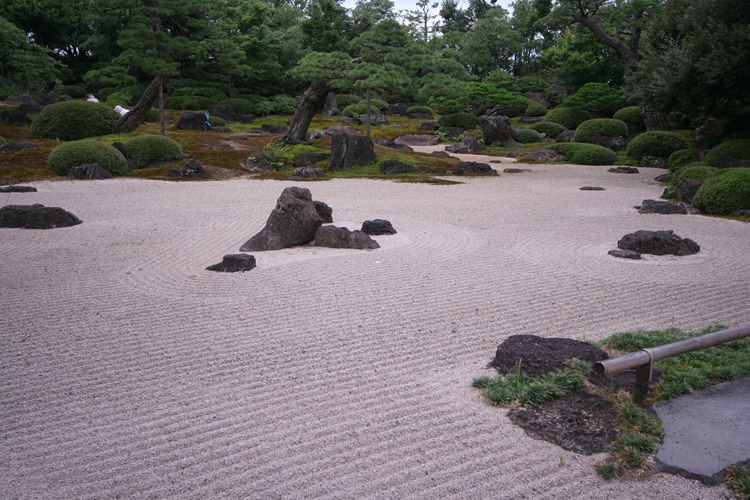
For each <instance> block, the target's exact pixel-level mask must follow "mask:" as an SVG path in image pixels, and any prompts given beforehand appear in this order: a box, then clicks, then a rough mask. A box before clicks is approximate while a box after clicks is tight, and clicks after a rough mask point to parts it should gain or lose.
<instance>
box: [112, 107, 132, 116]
mask: <svg viewBox="0 0 750 500" xmlns="http://www.w3.org/2000/svg"><path fill="white" fill-rule="evenodd" d="M115 111H117V112H118V113H120V116H125V115H127V114H128V113H130V110H129V109H125V108H123V107H122V106H120V105H119V104H118V105H117V106H115Z"/></svg>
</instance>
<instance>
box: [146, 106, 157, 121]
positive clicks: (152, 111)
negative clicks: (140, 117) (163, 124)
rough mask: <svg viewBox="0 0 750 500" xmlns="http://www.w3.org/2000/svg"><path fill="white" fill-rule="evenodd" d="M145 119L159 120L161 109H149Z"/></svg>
mask: <svg viewBox="0 0 750 500" xmlns="http://www.w3.org/2000/svg"><path fill="white" fill-rule="evenodd" d="M144 121H146V122H158V121H159V110H158V109H156V108H151V109H149V110H148V111H146V118H144Z"/></svg>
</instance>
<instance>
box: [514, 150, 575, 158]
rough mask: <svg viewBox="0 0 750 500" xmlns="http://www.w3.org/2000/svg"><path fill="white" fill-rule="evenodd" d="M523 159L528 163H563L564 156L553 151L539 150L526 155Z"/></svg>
mask: <svg viewBox="0 0 750 500" xmlns="http://www.w3.org/2000/svg"><path fill="white" fill-rule="evenodd" d="M523 159H524V160H529V161H565V156H564V155H561V154H560V153H558V152H557V151H555V150H554V149H540V150H539V151H532V152H531V153H528V154H527V155H525V156H524V157H523Z"/></svg>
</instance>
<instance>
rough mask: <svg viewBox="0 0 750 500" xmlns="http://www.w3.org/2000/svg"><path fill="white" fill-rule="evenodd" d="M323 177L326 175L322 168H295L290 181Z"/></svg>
mask: <svg viewBox="0 0 750 500" xmlns="http://www.w3.org/2000/svg"><path fill="white" fill-rule="evenodd" d="M325 176H326V173H325V172H323V169H322V168H315V167H297V168H295V169H294V173H292V177H291V179H293V180H294V179H300V180H303V179H320V178H321V177H325Z"/></svg>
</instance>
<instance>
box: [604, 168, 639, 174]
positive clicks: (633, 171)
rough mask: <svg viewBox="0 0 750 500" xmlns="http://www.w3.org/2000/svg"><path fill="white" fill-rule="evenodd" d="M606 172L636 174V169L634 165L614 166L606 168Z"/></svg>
mask: <svg viewBox="0 0 750 500" xmlns="http://www.w3.org/2000/svg"><path fill="white" fill-rule="evenodd" d="M607 172H612V173H613V174H637V173H638V169H637V168H635V167H614V168H610V169H609V170H607Z"/></svg>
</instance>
